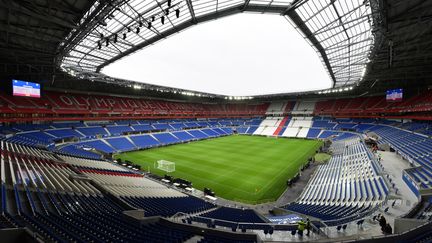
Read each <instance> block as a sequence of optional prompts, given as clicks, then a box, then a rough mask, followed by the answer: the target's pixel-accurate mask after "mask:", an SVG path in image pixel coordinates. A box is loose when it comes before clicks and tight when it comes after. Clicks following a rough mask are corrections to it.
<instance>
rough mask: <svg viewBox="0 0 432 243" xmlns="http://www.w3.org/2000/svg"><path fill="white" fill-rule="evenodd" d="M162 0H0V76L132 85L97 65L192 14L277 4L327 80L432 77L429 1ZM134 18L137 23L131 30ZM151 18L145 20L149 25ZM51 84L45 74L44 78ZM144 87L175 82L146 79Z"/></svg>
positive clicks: (191, 21)
mask: <svg viewBox="0 0 432 243" xmlns="http://www.w3.org/2000/svg"><path fill="white" fill-rule="evenodd" d="M168 2H169V1H168V0H163V1H156V0H145V1H138V0H129V1H125V0H97V1H96V0H93V1H87V0H38V1H30V0H2V1H0V76H1V77H2V78H3V79H4V78H6V77H7V78H9V77H15V78H16V77H20V78H22V79H28V80H35V81H42V80H52V81H54V80H56V82H55V83H56V84H59V83H68V87H69V88H74V83H76V82H78V81H79V83H80V85H82V84H84V83H83V82H81V81H85V80H90V81H100V82H103V83H106V82H109V83H115V84H119V85H123V86H126V85H125V84H127V85H128V86H129V87H131V86H132V85H133V83H131V82H130V81H129V80H121V79H115V78H112V77H108V76H106V75H103V74H101V73H97V71H98V70H100V69H101V68H102V67H104V66H106V65H108V64H109V63H112V62H114V61H116V60H118V59H120V58H122V57H123V56H126V55H128V54H129V53H132V52H134V51H136V50H138V49H140V48H143V47H145V46H147V45H149V44H151V43H154V42H156V41H158V40H162V39H164V38H166V37H168V36H169V35H170V34H172V33H176V32H177V31H180V30H182V29H185V28H187V27H189V26H193V25H195V24H197V23H201V22H204V21H207V20H211V19H215V18H218V17H221V16H226V15H230V14H236V13H241V12H257V13H269V14H280V15H282V16H284V17H285V18H286V19H288V20H289V21H290V22H291V23H292V24H293V25H294V26H295V27H296V29H297V30H298V31H299V33H300V34H301V35H302V36H303V37H304V38H305V39H306V40H307V41H308V42H309V44H310V45H311V46H313V48H314V49H315V50H316V51H317V53H318V55H319V56H320V58H321V60H322V62H323V64H324V66H325V67H326V69H327V71H328V73H329V76H330V77H331V79H332V80H333V82H334V86H335V87H339V86H344V85H351V84H356V83H357V82H360V81H361V82H360V83H359V84H358V87H357V88H355V89H354V90H357V92H362V91H364V90H367V89H370V88H371V87H373V88H374V90H378V89H385V88H388V87H396V86H400V87H406V86H413V85H423V86H424V85H428V84H430V83H431V80H432V79H431V78H432V62H431V61H430V60H431V58H432V49H431V48H430V46H431V45H430V44H431V40H432V39H431V38H430V37H431V35H432V28H431V25H432V21H431V20H432V19H431V16H432V2H431V1H425V0H410V1H406V0H361V1H360V0H357V1H342V0H319V1H318V0H288V1H284V0H278V1H272V0H241V1H239V0H227V1H222V2H221V1H213V0H181V1H179V0H171V2H170V5H171V7H168ZM347 3H350V5H346V4H347ZM167 8H168V15H166V14H167ZM177 9H179V10H180V13H179V14H180V15H179V18H177V17H176V10H177ZM153 16H155V21H153V22H152V17H153ZM162 16H164V22H165V24H164V25H162V23H161V17H162ZM140 22H141V23H142V25H143V27H142V28H140V32H139V33H136V27H137V26H138V27H139V26H140ZM149 23H152V26H151V28H150V29H147V26H148V24H149ZM128 27H129V28H130V32H128ZM101 33H102V34H103V35H104V38H102V39H101V35H100V34H101ZM123 33H126V35H127V38H126V40H123V39H122V35H123ZM115 34H120V35H119V36H118V41H117V43H115V44H114V43H113V39H110V40H109V41H110V42H109V46H108V47H105V45H102V46H101V49H98V44H97V42H98V41H101V40H105V41H106V38H107V37H109V38H113V37H114V36H115ZM101 44H105V43H101ZM365 64H366V69H364V67H365ZM60 65H62V66H63V68H64V69H63V71H62V70H61V69H60V68H59V67H60ZM65 70H66V71H68V72H69V74H74V76H71V75H69V74H67V73H66V72H64V71H65ZM364 70H366V71H365V72H364ZM364 73H365V75H364V77H363V78H362V76H363V74H364ZM72 81H74V82H72ZM52 83H54V82H52ZM69 83H70V84H69ZM90 83H91V82H89V84H90ZM56 84H51V82H48V83H47V84H46V86H49V85H56ZM101 84H102V83H101ZM62 85H63V84H62ZM62 87H66V85H63V86H62ZM142 88H144V89H146V88H151V89H156V88H159V89H163V90H164V91H173V90H175V91H177V92H178V91H179V89H172V88H170V87H161V86H154V85H144V86H142ZM203 95H205V94H203Z"/></svg>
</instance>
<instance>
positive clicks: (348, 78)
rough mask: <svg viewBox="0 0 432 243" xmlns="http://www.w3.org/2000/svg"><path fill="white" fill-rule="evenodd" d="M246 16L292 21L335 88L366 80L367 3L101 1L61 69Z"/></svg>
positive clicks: (70, 44)
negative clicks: (268, 15) (217, 21)
mask: <svg viewBox="0 0 432 243" xmlns="http://www.w3.org/2000/svg"><path fill="white" fill-rule="evenodd" d="M241 12H259V13H271V14H280V15H282V16H283V17H285V18H287V19H288V20H289V21H290V22H291V23H292V24H293V25H294V26H295V27H296V28H297V30H298V31H299V33H300V34H302V35H303V36H304V38H305V39H306V40H307V41H308V42H309V43H310V44H311V45H312V47H313V48H314V49H315V50H316V51H317V53H318V54H319V55H320V57H321V60H322V62H323V64H324V65H325V67H326V68H327V71H328V74H329V75H330V77H331V79H332V81H333V86H334V87H340V86H348V85H353V84H355V83H357V82H359V81H360V80H361V78H362V75H363V73H364V69H365V66H366V64H367V63H368V55H369V52H370V50H371V47H372V46H373V36H372V31H371V30H372V24H371V23H372V21H371V13H372V12H371V8H370V5H369V4H368V1H364V0H354V1H342V0H327V1H306V0H294V1H292V0H278V1H273V0H246V1H243V0H228V1H223V2H220V1H217V0H210V1H209V0H185V1H180V0H162V1H155V0H145V1H141V0H130V1H113V2H109V1H106V2H104V1H97V2H96V3H95V5H94V6H93V7H92V8H91V10H90V11H88V13H86V15H85V16H84V18H83V20H82V21H81V23H88V24H83V26H82V28H81V29H80V30H78V32H77V34H75V36H73V35H70V36H69V37H68V38H66V42H65V46H64V48H63V52H62V53H61V57H60V61H61V66H62V67H63V68H64V69H66V70H69V71H70V70H73V73H81V74H82V73H88V74H94V73H95V72H99V71H100V70H101V68H103V67H105V66H106V65H108V64H110V63H112V62H115V61H117V60H119V59H120V58H122V57H124V56H126V55H128V54H130V53H133V52H135V51H136V50H138V49H141V48H143V47H146V46H148V45H150V44H153V43H154V42H157V41H159V40H161V39H163V38H166V37H168V36H169V35H171V34H173V33H176V32H179V31H181V30H183V29H185V28H188V27H190V26H192V25H194V24H198V23H202V22H205V21H208V20H212V19H216V18H219V17H221V16H226V15H232V14H237V13H241ZM177 15H178V16H177ZM92 17H93V19H92Z"/></svg>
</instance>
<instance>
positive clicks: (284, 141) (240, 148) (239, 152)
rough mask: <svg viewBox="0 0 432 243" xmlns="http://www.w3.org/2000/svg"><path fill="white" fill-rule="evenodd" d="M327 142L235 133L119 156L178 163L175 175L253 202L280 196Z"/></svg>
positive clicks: (149, 163)
mask: <svg viewBox="0 0 432 243" xmlns="http://www.w3.org/2000/svg"><path fill="white" fill-rule="evenodd" d="M321 144H322V142H320V141H315V140H303V139H288V138H267V137H258V136H242V135H233V136H228V137H221V138H215V139H209V140H202V141H197V142H191V143H187V144H178V145H171V146H167V147H162V148H154V149H149V150H142V151H135V152H128V153H124V154H120V155H117V156H116V158H121V159H122V160H129V161H132V162H134V163H135V164H139V165H141V169H143V170H147V169H148V168H150V171H151V172H152V173H155V174H158V175H164V174H166V172H164V171H161V170H158V169H156V168H154V164H155V162H156V161H158V160H168V161H172V162H175V163H176V165H175V166H176V171H175V172H173V173H170V175H172V176H174V177H180V178H183V179H187V180H190V181H191V182H192V183H193V186H194V187H195V188H198V189H200V190H202V189H203V188H204V187H209V188H211V189H212V190H213V191H214V192H215V193H216V195H217V196H219V197H222V198H225V199H229V200H234V201H239V202H245V203H250V204H257V203H263V202H268V201H274V200H276V199H277V198H278V197H279V196H280V195H281V194H282V193H283V191H284V190H285V189H286V181H287V180H288V179H289V178H292V177H293V176H295V175H296V174H297V172H298V171H299V170H300V168H301V167H302V166H303V165H304V164H305V163H307V159H308V158H309V157H312V156H313V155H314V154H315V151H316V149H317V148H318V147H319V146H321Z"/></svg>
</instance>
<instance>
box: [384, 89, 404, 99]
mask: <svg viewBox="0 0 432 243" xmlns="http://www.w3.org/2000/svg"><path fill="white" fill-rule="evenodd" d="M402 97H403V89H392V90H387V95H386V100H387V101H402Z"/></svg>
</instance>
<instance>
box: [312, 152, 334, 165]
mask: <svg viewBox="0 0 432 243" xmlns="http://www.w3.org/2000/svg"><path fill="white" fill-rule="evenodd" d="M330 158H331V155H329V154H326V153H317V154H315V161H316V162H320V163H323V162H327V161H329V160H330Z"/></svg>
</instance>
